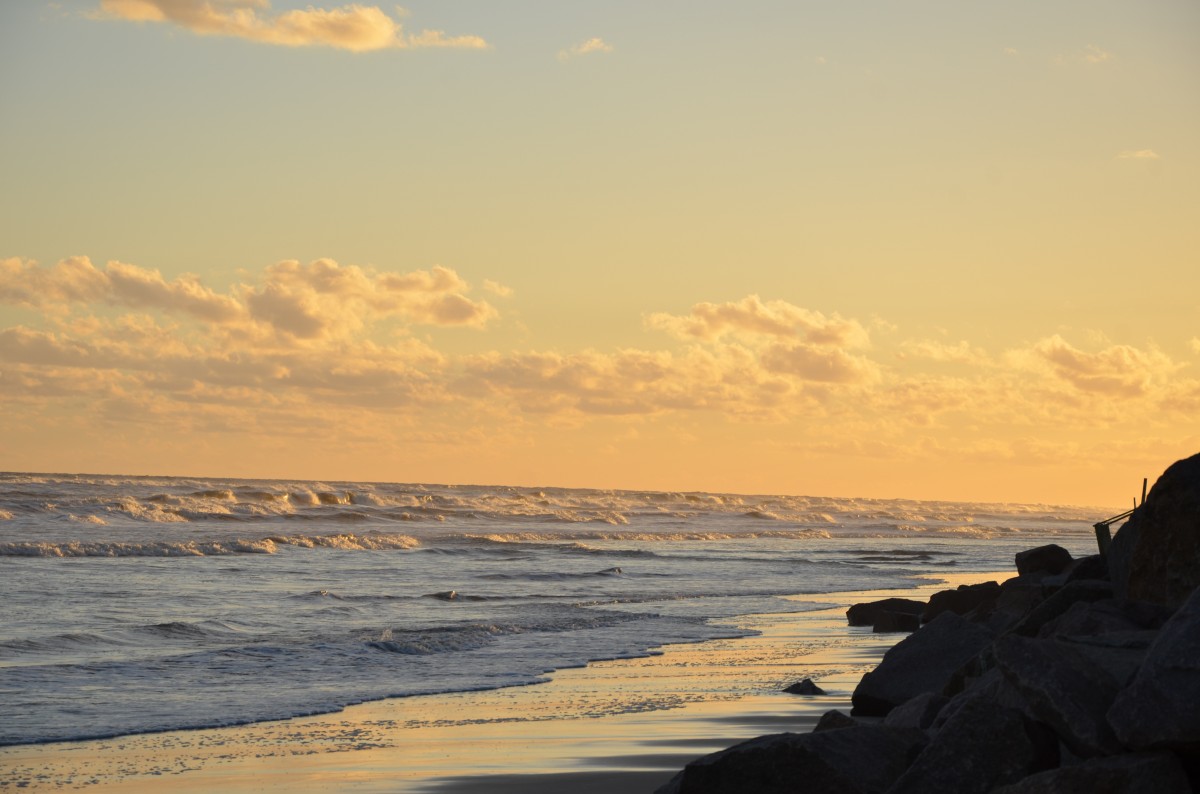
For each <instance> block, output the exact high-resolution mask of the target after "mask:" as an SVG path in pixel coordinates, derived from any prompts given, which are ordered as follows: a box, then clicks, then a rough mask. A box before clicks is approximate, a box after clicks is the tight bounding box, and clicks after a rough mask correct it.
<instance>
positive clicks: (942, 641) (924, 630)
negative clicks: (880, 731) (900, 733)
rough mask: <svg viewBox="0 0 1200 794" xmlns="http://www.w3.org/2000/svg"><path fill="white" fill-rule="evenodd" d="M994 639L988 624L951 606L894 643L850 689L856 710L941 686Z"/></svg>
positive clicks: (883, 709) (887, 707) (882, 706)
mask: <svg viewBox="0 0 1200 794" xmlns="http://www.w3.org/2000/svg"><path fill="white" fill-rule="evenodd" d="M991 641H992V634H991V632H989V631H988V630H987V629H986V628H984V627H982V626H979V625H976V624H974V623H971V622H970V621H968V620H967V619H966V618H963V617H961V616H959V615H957V614H955V613H954V612H943V613H942V614H941V615H938V617H937V618H935V619H934V620H933V621H931V622H929V623H927V624H925V625H924V626H922V627H921V630H920V631H917V632H915V633H913V634H910V635H909V636H907V637H905V638H904V639H903V640H901V641H900V642H898V643H896V645H895V646H893V647H892V648H891V649H890V650H889V651H888V652H887V653H886V654H884V657H883V660H882V661H881V662H880V663H879V665H878V666H877V667H876V668H875V669H874V670H872V671H871V672H869V673H867V674H866V675H864V676H863V677H862V680H861V681H859V683H858V686H857V687H856V688H855V690H854V695H853V697H852V703H853V704H854V708H853V710H852V711H851V712H850V713H851V714H853V715H855V716H876V717H882V716H885V715H886V714H887V713H888V712H889V711H891V710H892V709H893V708H895V707H896V706H899V705H900V704H901V703H904V702H905V701H907V700H911V699H912V698H914V697H916V696H917V695H920V694H922V693H924V692H939V693H940V692H941V691H942V689H943V688H944V687H945V686H946V683H947V682H948V681H949V680H950V677H951V676H952V675H953V674H954V672H955V671H956V670H958V668H960V667H962V666H963V665H964V664H966V662H967V661H968V660H970V659H971V658H972V657H974V656H975V655H976V654H978V653H979V652H980V650H982V649H983V648H984V647H985V646H987V645H988V644H989V643H990V642H991Z"/></svg>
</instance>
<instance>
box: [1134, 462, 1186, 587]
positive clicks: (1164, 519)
mask: <svg viewBox="0 0 1200 794" xmlns="http://www.w3.org/2000/svg"><path fill="white" fill-rule="evenodd" d="M1129 525H1136V527H1137V530H1136V539H1135V540H1134V542H1133V544H1132V553H1131V554H1130V556H1129V573H1128V581H1127V582H1126V589H1125V592H1126V594H1127V595H1128V596H1129V597H1130V598H1134V599H1138V600H1140V601H1150V602H1153V603H1156V604H1164V605H1166V606H1172V607H1174V606H1178V605H1180V604H1182V603H1183V602H1184V601H1185V600H1186V599H1187V597H1188V596H1189V595H1191V592H1192V591H1193V590H1195V589H1196V588H1197V587H1200V455H1193V456H1192V457H1190V458H1187V459H1185V460H1181V461H1178V462H1176V463H1173V464H1171V466H1170V467H1169V468H1168V469H1167V470H1166V471H1165V472H1163V475H1162V476H1161V477H1159V478H1158V482H1156V483H1154V487H1153V488H1151V489H1150V494H1149V495H1148V496H1147V497H1146V501H1145V502H1144V503H1142V505H1141V506H1139V507H1138V508H1137V510H1135V511H1134V513H1133V516H1131V517H1130V519H1129V522H1128V524H1126V526H1125V527H1122V529H1121V532H1118V533H1117V534H1118V535H1120V534H1121V533H1122V532H1124V531H1125V530H1126V528H1128V527H1129Z"/></svg>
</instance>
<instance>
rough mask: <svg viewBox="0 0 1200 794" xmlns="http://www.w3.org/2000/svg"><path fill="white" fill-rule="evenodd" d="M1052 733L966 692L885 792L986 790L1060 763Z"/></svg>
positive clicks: (967, 793)
mask: <svg viewBox="0 0 1200 794" xmlns="http://www.w3.org/2000/svg"><path fill="white" fill-rule="evenodd" d="M1057 749H1058V743H1057V740H1056V739H1055V738H1054V736H1053V734H1051V733H1049V732H1048V731H1046V730H1044V729H1043V728H1041V727H1040V726H1038V725H1037V724H1036V723H1033V722H1031V721H1030V720H1028V719H1026V718H1025V716H1024V715H1023V714H1021V712H1019V711H1017V710H1016V709H1011V708H1005V707H1004V706H1001V705H1000V704H999V703H997V702H995V701H994V700H992V699H990V698H987V697H978V696H964V697H963V699H962V701H961V703H960V704H958V707H957V708H956V709H955V711H954V713H953V716H951V717H950V718H949V719H947V720H946V722H945V723H944V724H943V725H942V727H941V729H940V730H938V732H937V733H936V734H934V736H933V738H932V739H930V741H929V744H928V745H927V746H926V747H925V749H924V750H922V751H921V754H920V755H918V756H917V757H916V759H915V760H914V761H913V763H912V766H910V767H909V768H908V770H907V771H906V772H905V773H904V774H903V775H901V776H900V778H899V779H898V780H897V781H896V783H895V784H894V785H893V786H892V787H891V788H890V789H888V794H929V792H943V791H945V792H955V794H987V792H990V791H991V790H992V789H993V788H995V787H997V786H1002V785H1005V784H1008V783H1014V782H1016V781H1018V780H1020V779H1021V778H1023V777H1026V776H1027V775H1030V774H1032V773H1034V772H1040V771H1042V770H1044V769H1048V768H1050V767H1052V766H1055V765H1056V764H1057V763H1058V756H1057Z"/></svg>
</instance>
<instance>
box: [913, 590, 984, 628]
mask: <svg viewBox="0 0 1200 794" xmlns="http://www.w3.org/2000/svg"><path fill="white" fill-rule="evenodd" d="M999 597H1000V583H999V582H981V583H979V584H963V585H959V586H958V589H957V590H941V591H939V592H937V593H934V594H933V595H932V596H930V598H929V603H928V604H927V605H926V606H925V611H924V612H922V613H921V621H922V622H923V623H928V622H929V621H931V620H933V619H934V618H936V617H937V616H938V615H940V614H942V613H943V612H947V611H949V612H956V613H958V614H959V615H965V614H967V613H968V612H970V611H971V610H973V609H976V608H978V607H979V605H980V604H983V603H985V602H987V601H995V600H996V599H998V598H999Z"/></svg>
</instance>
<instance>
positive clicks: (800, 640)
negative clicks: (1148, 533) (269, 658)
mask: <svg viewBox="0 0 1200 794" xmlns="http://www.w3.org/2000/svg"><path fill="white" fill-rule="evenodd" d="M1007 575H1008V574H995V573H993V574H978V573H974V574H969V573H968V574H952V575H941V574H939V576H940V578H941V580H945V581H947V582H950V584H929V585H927V586H923V587H921V588H920V589H919V590H876V591H868V592H859V593H835V594H829V595H818V596H795V597H794V598H793V600H796V601H800V602H806V603H808V602H813V603H818V604H820V605H821V606H822V608H821V609H819V610H816V611H810V612H801V613H789V614H772V615H751V616H746V617H741V618H737V619H734V620H730V621H725V622H726V623H728V624H731V625H736V626H745V627H749V628H753V629H755V630H757V631H759V632H761V634H760V635H759V636H755V637H748V638H743V639H736V640H718V641H713V642H707V643H702V644H697V645H671V646H666V647H664V648H663V649H662V653H661V654H660V655H656V656H652V657H649V658H640V659H625V660H616V661H608V662H595V663H593V664H590V665H588V666H587V667H582V668H576V669H568V670H560V671H558V672H555V673H554V674H553V675H552V676H551V680H550V681H549V682H547V683H544V684H538V685H535V686H526V687H514V688H510V689H502V690H490V691H486V692H466V693H454V694H446V695H433V696H425V697H413V698H397V699H392V700H384V701H377V702H372V703H365V704H361V705H358V706H352V707H350V708H348V709H346V710H344V711H341V712H338V713H336V714H325V715H318V716H313V717H303V718H297V719H290V720H283V721H279V722H267V723H256V724H253V725H246V726H238V727H231V728H217V729H206V730H194V731H173V732H169V733H158V734H142V735H137V736H126V737H120V738H116V739H105V740H93V741H85V742H63V743H55V744H44V745H31V746H16V747H6V748H0V791H18V790H20V791H50V790H75V789H88V790H122V791H139V792H140V791H146V792H149V791H158V790H161V789H163V788H165V787H167V786H170V788H171V789H172V791H191V792H202V791H212V790H218V789H219V790H222V791H230V792H263V791H266V792H270V791H285V790H286V791H289V792H317V791H322V792H338V791H361V792H412V793H413V794H417V793H421V794H451V793H454V794H466V793H467V792H472V793H473V792H485V791H486V792H498V793H499V794H504V793H505V792H523V793H533V794H537V793H538V792H561V791H571V792H574V794H588V792H613V791H621V792H630V794H632V792H639V791H645V792H649V791H653V790H654V789H655V788H656V787H658V786H659V785H661V784H663V783H665V782H666V781H667V780H669V779H670V778H671V776H672V775H674V773H675V772H676V771H678V770H679V768H680V767H682V766H683V765H684V764H686V763H687V762H688V761H690V760H692V759H694V758H696V757H698V756H700V755H703V754H706V753H710V752H713V751H715V750H719V749H721V748H724V747H727V746H729V745H730V744H733V743H735V742H737V741H740V740H743V739H747V738H751V737H754V736H759V735H762V734H764V733H777V732H781V731H794V732H803V731H807V730H810V729H811V728H812V726H813V725H814V724H815V723H816V721H817V719H818V718H819V717H820V716H821V714H823V713H824V712H826V711H828V710H829V709H834V708H837V709H845V710H848V709H849V707H850V695H851V693H852V691H853V689H854V687H855V685H856V684H857V683H858V680H859V679H860V678H861V677H862V675H863V673H865V672H866V671H868V670H870V669H871V668H872V667H873V666H874V665H875V664H876V663H877V662H878V661H879V659H880V657H881V656H882V655H883V653H884V652H885V651H886V650H887V649H888V648H890V647H891V646H892V645H893V644H894V643H895V642H897V641H898V640H899V639H901V637H902V635H897V634H872V633H871V630H870V629H869V628H867V629H863V628H850V627H848V626H847V625H846V620H845V610H846V607H847V606H848V605H850V604H852V603H856V602H859V601H868V600H874V599H877V598H887V597H890V596H900V597H911V598H924V597H927V596H928V594H929V593H932V592H934V591H936V590H940V589H945V588H946V587H948V586H953V585H957V584H962V583H966V582H976V581H984V580H987V579H997V580H1002V579H1004V578H1006V577H1007ZM332 674H336V671H333V673H332ZM803 678H812V679H813V680H814V681H817V682H818V683H819V684H820V686H821V687H822V688H823V689H825V690H826V692H827V694H826V695H822V696H816V697H804V696H796V695H788V694H785V693H783V692H782V691H781V690H782V689H783V687H785V686H787V685H788V684H791V683H793V682H795V681H798V680H801V679H803ZM259 684H260V685H261V686H268V687H270V686H276V687H279V686H287V682H281V681H262V682H259Z"/></svg>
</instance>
